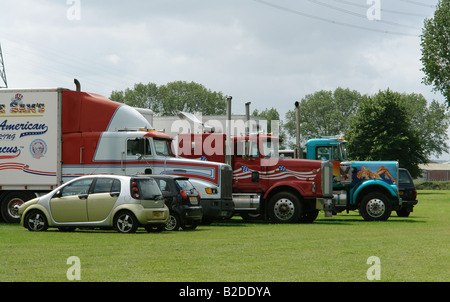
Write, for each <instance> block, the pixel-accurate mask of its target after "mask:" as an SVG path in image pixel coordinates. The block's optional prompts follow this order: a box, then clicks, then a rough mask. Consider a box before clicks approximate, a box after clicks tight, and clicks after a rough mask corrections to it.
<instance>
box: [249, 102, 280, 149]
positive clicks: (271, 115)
mask: <svg viewBox="0 0 450 302" xmlns="http://www.w3.org/2000/svg"><path fill="white" fill-rule="evenodd" d="M252 116H254V117H259V118H263V119H265V120H267V132H269V133H272V132H273V131H272V123H271V122H272V121H279V127H280V128H279V133H278V136H279V137H280V139H281V140H280V146H279V149H280V150H283V149H285V148H286V147H287V145H286V138H287V135H286V131H285V130H284V127H283V121H281V120H280V114H279V113H278V110H277V109H275V108H271V109H265V110H263V111H261V112H259V111H258V109H255V110H254V111H253V113H252Z"/></svg>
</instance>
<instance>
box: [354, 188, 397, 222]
mask: <svg viewBox="0 0 450 302" xmlns="http://www.w3.org/2000/svg"><path fill="white" fill-rule="evenodd" d="M391 212H392V206H391V202H390V201H389V199H388V198H387V197H386V195H384V194H382V193H379V192H372V193H369V194H367V195H366V196H364V197H363V199H362V200H361V204H360V206H359V213H360V214H361V216H362V217H363V218H364V220H365V221H386V220H388V218H389V217H390V216H391Z"/></svg>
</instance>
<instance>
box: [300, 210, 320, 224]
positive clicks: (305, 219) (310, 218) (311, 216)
mask: <svg viewBox="0 0 450 302" xmlns="http://www.w3.org/2000/svg"><path fill="white" fill-rule="evenodd" d="M317 216H319V210H311V211H309V212H305V214H304V215H302V216H301V217H300V220H299V221H300V222H301V223H313V222H314V220H316V218H317Z"/></svg>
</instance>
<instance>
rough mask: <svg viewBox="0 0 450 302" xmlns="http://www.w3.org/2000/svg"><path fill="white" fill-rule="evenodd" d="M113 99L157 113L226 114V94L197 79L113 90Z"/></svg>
mask: <svg viewBox="0 0 450 302" xmlns="http://www.w3.org/2000/svg"><path fill="white" fill-rule="evenodd" d="M110 98H111V100H113V101H116V102H121V103H125V104H127V105H130V106H133V107H140V108H150V109H152V110H153V112H154V113H155V114H156V115H161V116H167V115H175V114H176V113H177V111H187V112H190V113H195V112H201V113H202V114H203V115H213V114H225V112H226V106H227V103H226V96H224V95H223V94H222V93H221V92H213V91H211V90H209V89H207V88H206V87H204V86H203V85H201V84H198V83H195V82H190V83H188V82H184V81H176V82H170V83H168V84H166V85H162V86H159V87H158V86H157V85H156V84H154V83H148V84H142V83H138V84H135V85H134V88H133V89H129V88H127V89H126V90H125V91H113V92H112V93H111V97H110Z"/></svg>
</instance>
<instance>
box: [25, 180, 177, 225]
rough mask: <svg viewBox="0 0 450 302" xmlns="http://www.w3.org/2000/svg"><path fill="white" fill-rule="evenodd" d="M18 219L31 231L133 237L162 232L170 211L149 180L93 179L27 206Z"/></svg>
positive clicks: (68, 185)
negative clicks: (106, 231) (96, 231)
mask: <svg viewBox="0 0 450 302" xmlns="http://www.w3.org/2000/svg"><path fill="white" fill-rule="evenodd" d="M19 216H20V222H21V224H22V225H23V226H24V227H25V228H27V229H28V230H30V231H45V230H47V229H48V228H49V227H51V228H58V229H59V230H61V231H72V230H74V229H76V228H77V227H78V228H111V227H113V228H115V229H116V230H117V231H119V232H121V233H134V232H136V230H137V228H138V227H144V228H145V229H146V230H147V231H148V232H152V231H163V230H164V226H165V225H166V223H167V221H168V220H169V209H168V208H167V206H166V205H165V204H164V199H163V197H162V193H161V190H160V189H159V187H158V185H157V184H156V182H155V180H154V179H152V178H150V177H129V176H118V175H114V176H113V175H90V176H82V177H79V178H76V179H73V180H71V181H69V182H67V183H65V184H63V185H62V186H60V187H58V188H57V189H55V190H53V191H52V192H50V193H48V194H46V195H44V196H42V197H39V198H35V199H33V200H30V201H28V202H26V203H24V204H23V205H22V206H21V207H20V208H19Z"/></svg>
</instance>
